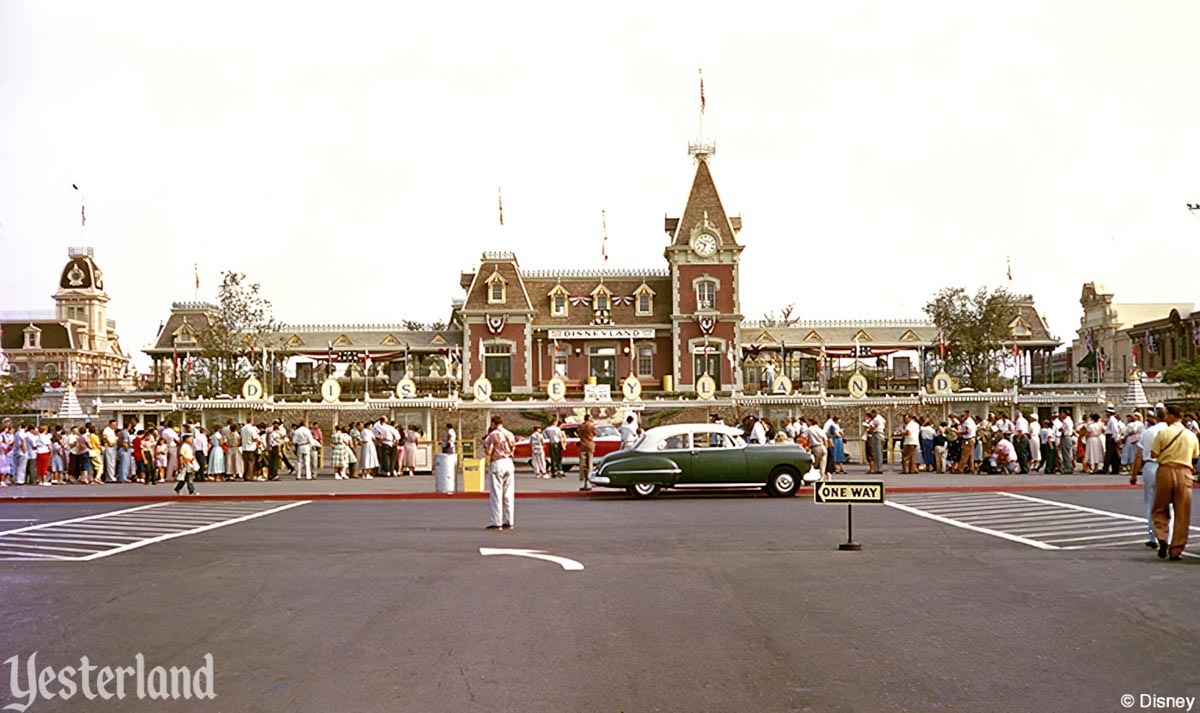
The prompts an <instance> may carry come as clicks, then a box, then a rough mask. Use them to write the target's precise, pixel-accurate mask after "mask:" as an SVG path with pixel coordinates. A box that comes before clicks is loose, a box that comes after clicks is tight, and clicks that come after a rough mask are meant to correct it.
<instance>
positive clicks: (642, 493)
mask: <svg viewBox="0 0 1200 713" xmlns="http://www.w3.org/2000/svg"><path fill="white" fill-rule="evenodd" d="M625 490H626V491H627V492H628V493H629V494H630V495H632V496H633V497H635V498H641V499H643V500H645V499H647V498H652V497H654V496H655V495H658V491H660V490H662V486H661V485H659V484H658V483H638V484H637V485H630V486H629V487H627V488H625Z"/></svg>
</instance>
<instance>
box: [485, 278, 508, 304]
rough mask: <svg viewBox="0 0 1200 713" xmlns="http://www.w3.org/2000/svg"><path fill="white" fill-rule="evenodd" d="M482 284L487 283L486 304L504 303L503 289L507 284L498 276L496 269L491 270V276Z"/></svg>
mask: <svg viewBox="0 0 1200 713" xmlns="http://www.w3.org/2000/svg"><path fill="white" fill-rule="evenodd" d="M484 284H485V285H487V296H488V300H487V301H488V304H490V305H502V304H504V302H505V291H506V288H507V286H508V282H507V281H506V280H505V279H504V278H503V277H501V276H500V273H499V272H498V271H497V272H493V273H492V276H491V277H489V278H488V279H487V280H486V281H485V283H484Z"/></svg>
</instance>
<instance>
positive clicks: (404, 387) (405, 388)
mask: <svg viewBox="0 0 1200 713" xmlns="http://www.w3.org/2000/svg"><path fill="white" fill-rule="evenodd" d="M416 396H417V382H415V381H413V380H412V379H411V378H410V377H407V376H406V377H404V378H403V379H401V380H400V381H399V382H398V383H397V384H396V398H398V399H412V398H416Z"/></svg>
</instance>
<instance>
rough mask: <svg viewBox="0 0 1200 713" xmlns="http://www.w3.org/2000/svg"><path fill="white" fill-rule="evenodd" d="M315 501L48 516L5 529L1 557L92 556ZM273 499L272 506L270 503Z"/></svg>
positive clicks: (176, 505) (159, 506)
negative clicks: (47, 519) (51, 519)
mask: <svg viewBox="0 0 1200 713" xmlns="http://www.w3.org/2000/svg"><path fill="white" fill-rule="evenodd" d="M310 502H311V501H309V500H300V501H294V502H287V503H283V504H280V505H276V504H274V502H272V503H248V504H247V505H245V506H242V507H215V508H213V507H209V506H208V505H207V504H204V503H196V502H163V503H154V504H151V505H143V506H140V507H136V508H128V509H125V510H115V511H113V512H109V513H101V514H98V515H88V516H85V517H79V518H72V519H70V520H60V521H57V522H47V523H42V524H40V525H33V526H30V527H22V528H17V529H14V530H8V531H5V532H0V561H4V560H7V561H10V562H17V561H21V562H32V561H43V560H44V561H75V562H87V561H91V560H96V559H101V558H104V557H111V556H112V555H115V554H120V553H122V552H128V551H130V550H135V549H139V548H141V547H146V546H148V545H153V544H156V543H159V542H164V541H166V540H172V539H175V538H177V537H185V536H187V535H195V534H198V533H201V532H207V531H208V530H215V529H217V528H219V527H225V526H227V525H236V524H238V523H241V522H246V521H248V520H253V519H255V518H260V517H264V516H266V515H273V514H275V513H278V512H283V511H284V510H289V509H291V508H295V507H299V506H301V505H307V504H309V503H310ZM268 504H269V505H270V507H266V506H267V505H268ZM80 545H82V546H83V547H80ZM85 548H86V549H85Z"/></svg>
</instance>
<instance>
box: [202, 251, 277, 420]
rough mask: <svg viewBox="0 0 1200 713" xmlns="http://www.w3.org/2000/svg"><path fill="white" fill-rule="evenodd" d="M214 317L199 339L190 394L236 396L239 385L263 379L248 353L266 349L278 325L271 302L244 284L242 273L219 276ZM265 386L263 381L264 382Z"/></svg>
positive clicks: (254, 287)
mask: <svg viewBox="0 0 1200 713" xmlns="http://www.w3.org/2000/svg"><path fill="white" fill-rule="evenodd" d="M217 307H218V311H217V313H216V314H214V315H211V316H210V322H209V324H208V327H207V328H205V329H204V330H203V331H202V332H201V333H200V335H199V342H200V346H201V347H202V349H203V351H202V352H201V354H200V358H199V359H198V360H197V363H196V365H195V368H194V370H193V373H192V378H191V386H192V388H191V389H190V391H192V392H193V393H195V394H196V395H199V396H215V395H217V394H238V393H240V392H241V388H242V382H243V381H245V380H246V379H247V378H249V377H250V376H252V375H255V374H258V375H259V378H263V375H262V374H261V373H259V372H261V371H262V362H261V361H260V360H258V359H255V360H254V363H251V360H250V358H249V355H250V352H251V350H255V349H258V350H261V349H267V348H270V347H272V346H274V344H273V343H272V337H273V336H274V334H275V332H277V331H278V329H279V324H278V323H277V322H276V321H275V319H274V317H272V315H271V302H270V301H269V300H267V299H266V298H264V297H263V296H262V288H261V286H260V285H259V284H258V283H257V282H255V283H250V282H248V281H247V280H246V275H245V274H244V273H241V272H229V271H225V272H222V273H221V286H220V288H218V290H217ZM263 381H264V382H265V381H266V379H263Z"/></svg>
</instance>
